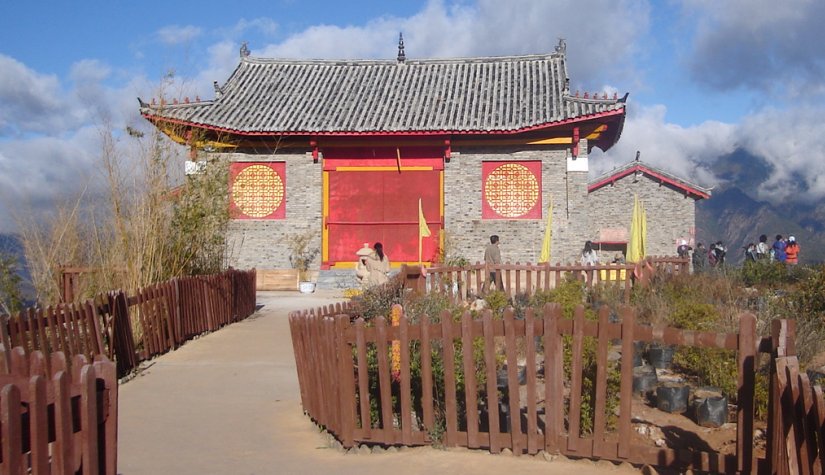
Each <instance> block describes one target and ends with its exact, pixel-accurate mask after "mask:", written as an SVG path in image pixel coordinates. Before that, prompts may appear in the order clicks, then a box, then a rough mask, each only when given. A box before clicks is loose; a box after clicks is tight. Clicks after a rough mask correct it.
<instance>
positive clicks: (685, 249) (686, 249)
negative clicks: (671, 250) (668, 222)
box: [676, 239, 692, 259]
mask: <svg viewBox="0 0 825 475" xmlns="http://www.w3.org/2000/svg"><path fill="white" fill-rule="evenodd" d="M691 250H692V248H691V247H690V246H688V243H687V240H685V239H682V240H681V241H679V245H678V246H677V247H676V255H678V256H679V258H680V259H687V258H688V256H690V251H691Z"/></svg>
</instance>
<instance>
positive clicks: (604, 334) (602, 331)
mask: <svg viewBox="0 0 825 475" xmlns="http://www.w3.org/2000/svg"><path fill="white" fill-rule="evenodd" d="M609 316H610V308H609V307H607V306H606V305H604V306H602V308H601V309H599V337H598V343H597V346H596V384H595V386H596V397H595V401H594V403H595V404H594V408H593V442H594V444H593V455H594V456H596V457H599V456H600V455H601V454H600V452H599V451H598V450H597V448H598V444H599V443H602V442H604V438H605V433H606V432H607V418H606V414H605V412H606V410H607V409H606V406H607V365H608V364H609V363H608V361H607V350H608V346H609V345H610V337H609V335H608V328H607V327H608V318H609Z"/></svg>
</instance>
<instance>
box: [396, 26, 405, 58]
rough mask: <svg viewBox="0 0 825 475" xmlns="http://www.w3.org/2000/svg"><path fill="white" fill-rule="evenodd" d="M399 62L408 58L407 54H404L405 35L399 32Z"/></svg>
mask: <svg viewBox="0 0 825 475" xmlns="http://www.w3.org/2000/svg"><path fill="white" fill-rule="evenodd" d="M397 59H398V62H399V63H403V62H404V61H406V60H407V55H406V54H404V35H403V34H402V33H398V58H397Z"/></svg>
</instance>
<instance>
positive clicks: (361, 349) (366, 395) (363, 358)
mask: <svg viewBox="0 0 825 475" xmlns="http://www.w3.org/2000/svg"><path fill="white" fill-rule="evenodd" d="M355 342H356V343H355V345H356V349H357V350H356V354H357V358H358V403H359V405H360V406H359V407H360V412H361V430H363V431H364V437H366V438H368V439H369V438H371V437H372V432H371V428H372V422H371V421H370V389H369V384H370V382H369V368H368V367H367V342H366V339H365V338H364V319H363V318H358V319H357V320H356V321H355Z"/></svg>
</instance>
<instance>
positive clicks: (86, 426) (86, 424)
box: [80, 365, 100, 473]
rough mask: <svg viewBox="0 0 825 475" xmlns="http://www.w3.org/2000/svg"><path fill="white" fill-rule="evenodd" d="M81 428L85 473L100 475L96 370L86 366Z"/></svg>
mask: <svg viewBox="0 0 825 475" xmlns="http://www.w3.org/2000/svg"><path fill="white" fill-rule="evenodd" d="M80 385H81V393H80V427H81V436H80V440H81V442H80V443H81V451H82V453H83V473H100V469H99V465H98V464H99V462H100V461H99V459H98V448H99V447H98V439H97V434H98V426H97V404H98V401H97V387H96V384H95V370H94V367H93V366H91V365H85V366H84V367H83V369H82V370H81V372H80Z"/></svg>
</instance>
